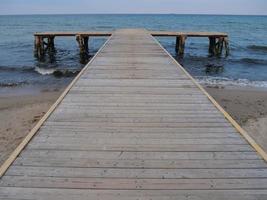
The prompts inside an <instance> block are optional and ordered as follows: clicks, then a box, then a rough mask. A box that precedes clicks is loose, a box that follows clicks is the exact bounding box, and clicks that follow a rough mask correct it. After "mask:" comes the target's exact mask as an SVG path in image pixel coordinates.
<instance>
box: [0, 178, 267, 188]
mask: <svg viewBox="0 0 267 200" xmlns="http://www.w3.org/2000/svg"><path fill="white" fill-rule="evenodd" d="M4 186H8V187H31V188H66V189H68V188H69V189H70V188H71V189H113V190H116V189H122V190H137V189H139V190H190V189H191V190H193V189H198V190H208V189H213V190H219V189H226V190H227V189H266V187H267V178H260V179H259V178H248V179H120V178H116V179H115V178H105V179H102V178H60V177H24V176H4V177H2V179H1V180H0V187H4Z"/></svg>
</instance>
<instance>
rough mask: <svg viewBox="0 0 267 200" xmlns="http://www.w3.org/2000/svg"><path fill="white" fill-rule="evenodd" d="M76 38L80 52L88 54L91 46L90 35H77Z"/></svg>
mask: <svg viewBox="0 0 267 200" xmlns="http://www.w3.org/2000/svg"><path fill="white" fill-rule="evenodd" d="M76 40H77V42H78V45H79V48H80V53H81V54H88V53H89V46H88V41H89V37H88V36H82V35H77V36H76Z"/></svg>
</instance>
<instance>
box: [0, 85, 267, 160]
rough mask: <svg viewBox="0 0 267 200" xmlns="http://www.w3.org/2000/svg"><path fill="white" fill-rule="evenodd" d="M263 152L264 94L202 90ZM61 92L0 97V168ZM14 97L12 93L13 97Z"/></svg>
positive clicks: (266, 139)
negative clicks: (206, 92)
mask: <svg viewBox="0 0 267 200" xmlns="http://www.w3.org/2000/svg"><path fill="white" fill-rule="evenodd" d="M205 88H206V90H207V91H208V92H209V93H210V94H211V95H212V96H213V97H214V98H215V99H216V100H217V101H218V103H219V104H220V105H222V107H223V108H224V109H225V110H226V111H227V112H229V114H230V115H231V116H232V117H233V118H234V119H235V120H237V122H238V123H239V124H240V125H241V126H242V127H243V128H244V129H245V130H247V131H248V133H249V134H250V135H251V136H252V137H253V138H254V139H255V140H256V141H257V142H258V143H259V144H260V145H261V146H262V147H263V148H264V149H265V151H266V152H267V90H259V89H254V88H244V87H242V88H225V87H223V88H222V87H205ZM61 92H62V91H42V92H34V93H33V94H32V93H30V94H25V93H23V92H18V91H15V94H16V95H7V94H4V95H3V93H2V95H0V111H1V112H0V164H1V163H3V161H4V160H5V159H7V157H8V156H9V155H10V153H11V152H12V151H13V150H14V149H15V148H16V146H17V145H18V144H19V143H20V142H21V141H22V139H23V138H24V137H25V136H26V135H27V134H28V133H29V131H30V130H31V129H32V128H33V127H34V125H35V124H36V123H37V122H38V120H40V118H41V117H42V116H43V115H44V114H45V113H46V112H47V110H48V109H49V108H50V106H51V105H52V104H53V103H54V102H55V101H56V99H57V98H58V97H59V96H60V94H61ZM13 94H14V93H13Z"/></svg>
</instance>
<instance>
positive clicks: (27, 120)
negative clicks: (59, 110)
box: [0, 91, 61, 164]
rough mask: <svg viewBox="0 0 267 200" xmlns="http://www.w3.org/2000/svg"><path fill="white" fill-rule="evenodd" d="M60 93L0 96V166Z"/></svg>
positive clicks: (48, 92)
mask: <svg viewBox="0 0 267 200" xmlns="http://www.w3.org/2000/svg"><path fill="white" fill-rule="evenodd" d="M60 93H61V91H42V92H34V93H33V94H27V93H26V94H21V95H18V94H17V95H11V94H9V95H5V96H0V111H1V112H0V133H1V135H0V164H1V163H2V162H3V161H5V160H6V159H7V157H8V156H9V155H10V153H11V152H12V151H13V150H14V149H15V148H16V147H17V145H18V144H19V143H20V142H21V141H22V139H23V138H24V137H25V136H26V135H27V134H28V133H29V131H30V130H31V129H32V128H33V127H34V125H35V124H36V123H37V122H38V121H39V120H40V119H41V117H42V116H43V115H44V114H45V113H46V111H47V110H48V109H49V108H50V106H51V105H52V104H53V103H54V102H55V101H56V99H57V98H58V97H59V95H60Z"/></svg>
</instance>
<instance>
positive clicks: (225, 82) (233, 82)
mask: <svg viewBox="0 0 267 200" xmlns="http://www.w3.org/2000/svg"><path fill="white" fill-rule="evenodd" d="M196 79H197V81H198V82H199V83H200V84H203V85H212V86H213V85H214V86H215V85H217V86H239V87H260V88H267V81H250V80H248V79H230V78H224V77H196Z"/></svg>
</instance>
